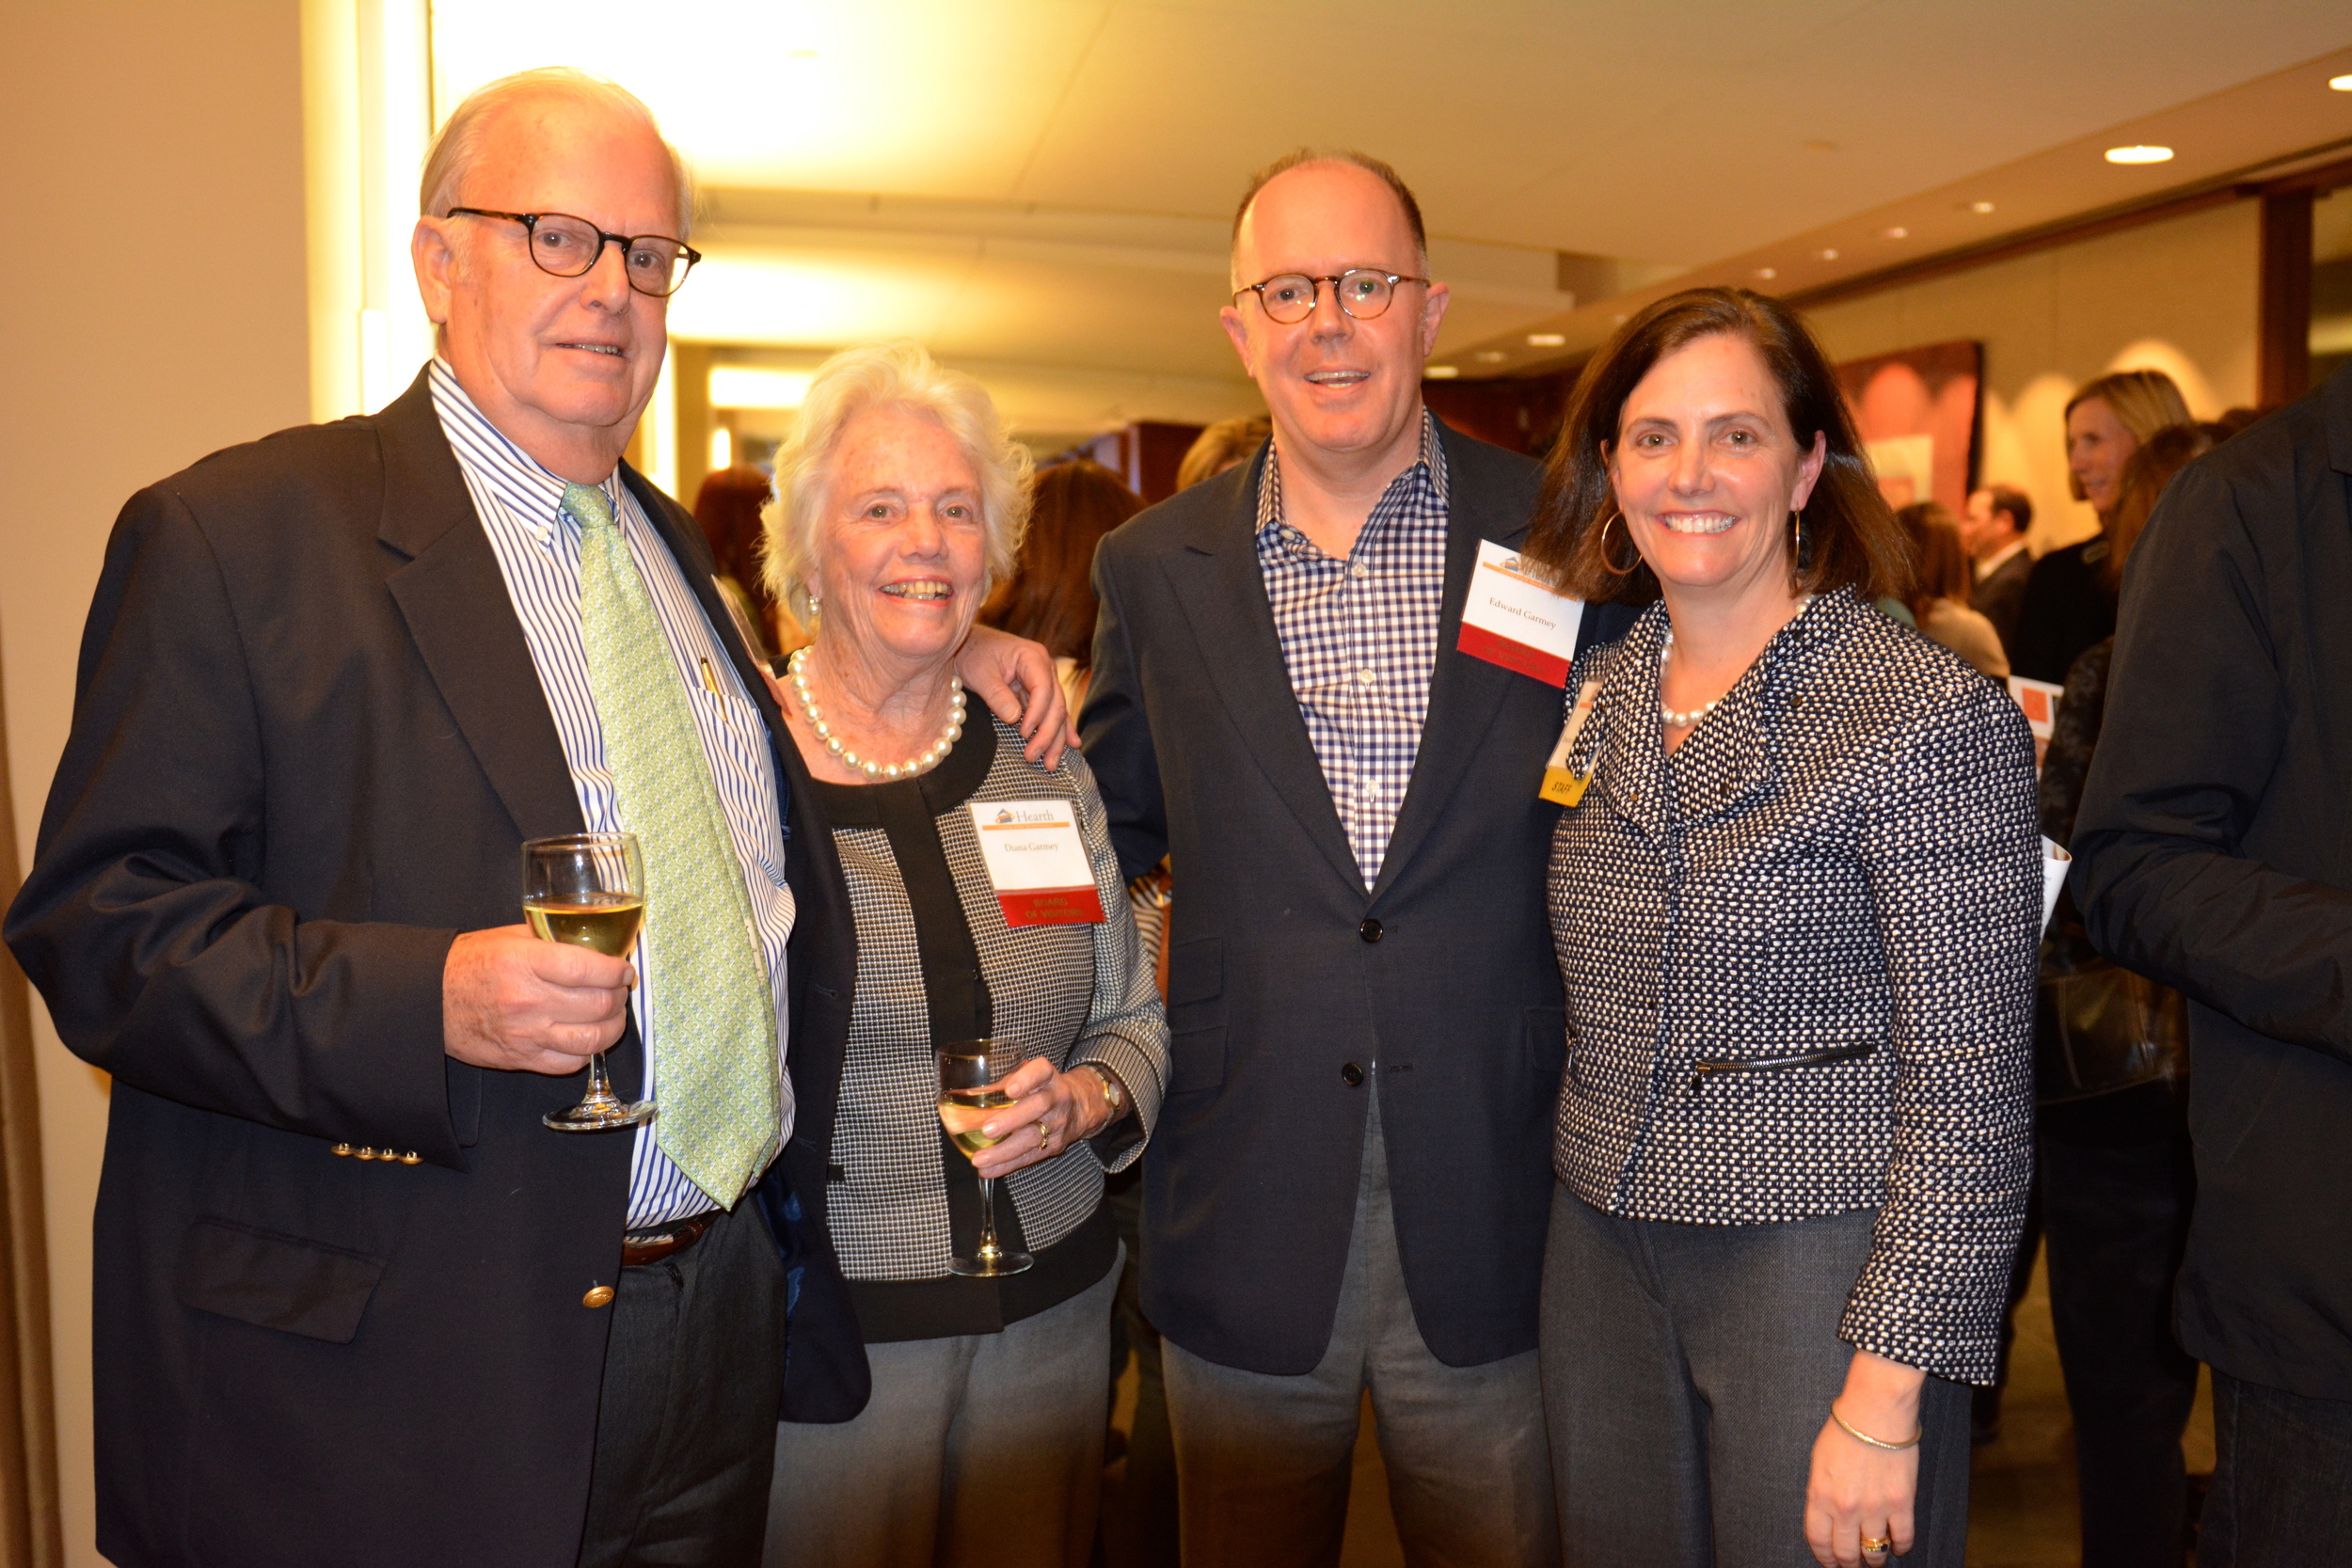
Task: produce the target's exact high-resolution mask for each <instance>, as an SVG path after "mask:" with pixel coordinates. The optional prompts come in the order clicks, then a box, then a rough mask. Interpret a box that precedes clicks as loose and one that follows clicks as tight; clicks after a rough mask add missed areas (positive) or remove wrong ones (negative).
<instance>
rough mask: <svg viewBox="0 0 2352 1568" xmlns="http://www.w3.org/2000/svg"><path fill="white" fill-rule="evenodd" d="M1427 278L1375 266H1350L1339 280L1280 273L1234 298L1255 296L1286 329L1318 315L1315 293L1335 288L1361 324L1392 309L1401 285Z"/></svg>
mask: <svg viewBox="0 0 2352 1568" xmlns="http://www.w3.org/2000/svg"><path fill="white" fill-rule="evenodd" d="M1428 281H1429V279H1427V278H1426V277H1413V276H1412V275H1411V274H1409V273H1402V272H1381V271H1379V270H1378V269H1377V268H1375V267H1350V268H1348V269H1347V271H1345V272H1343V273H1341V274H1340V275H1339V276H1338V277H1310V276H1309V275H1307V274H1306V273H1303V272H1279V273H1276V274H1275V275H1274V276H1273V277H1269V278H1267V279H1266V280H1265V281H1264V282H1263V283H1251V284H1249V285H1248V286H1246V287H1244V288H1239V289H1235V290H1234V291H1233V297H1234V298H1235V299H1239V298H1241V296H1242V295H1244V294H1248V293H1254V294H1256V295H1257V296H1258V303H1259V305H1260V306H1262V307H1263V309H1264V310H1265V313H1266V319H1267V320H1268V321H1272V322H1278V323H1279V324H1280V325H1284V326H1295V325H1297V324H1298V323H1300V322H1303V321H1305V320H1306V319H1307V318H1308V317H1309V316H1311V315H1313V314H1314V313H1315V294H1316V292H1317V291H1318V290H1320V289H1321V288H1322V287H1323V285H1324V284H1326V283H1328V284H1330V285H1331V297H1332V298H1333V299H1334V300H1336V301H1338V302H1339V307H1340V309H1343V310H1344V311H1346V312H1347V313H1348V314H1349V315H1351V316H1353V317H1355V318H1356V319H1357V320H1358V321H1359V322H1368V321H1370V320H1372V318H1373V317H1375V316H1377V315H1379V314H1381V313H1382V312H1383V311H1385V310H1387V309H1388V308H1389V302H1390V301H1391V300H1392V299H1394V298H1395V297H1396V286H1397V285H1398V284H1399V283H1421V284H1426V283H1427V282H1428Z"/></svg>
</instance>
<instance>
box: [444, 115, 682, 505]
mask: <svg viewBox="0 0 2352 1568" xmlns="http://www.w3.org/2000/svg"><path fill="white" fill-rule="evenodd" d="M483 135H484V142H483V147H482V150H481V152H480V154H479V156H478V157H477V158H476V160H475V162H474V164H473V166H472V167H471V169H470V170H469V172H468V174H467V176H466V178H465V181H464V183H463V185H462V187H461V188H460V190H459V193H458V205H461V206H467V207H485V208H490V209H493V210H495V211H498V212H505V213H569V214H573V215H574V216H577V217H581V218H585V219H587V220H588V221H589V222H590V223H593V224H595V225H596V227H597V228H598V229H601V230H605V231H606V232H608V233H614V234H675V232H676V230H677V227H678V211H677V204H678V194H677V187H676V184H675V170H674V168H673V166H672V165H671V162H670V157H669V154H668V152H667V151H666V150H664V149H663V147H662V145H661V142H660V138H659V137H658V136H656V135H654V133H653V131H652V130H651V128H650V127H648V126H646V125H644V124H643V123H642V122H637V121H632V120H630V119H625V118H621V117H617V116H615V115H613V114H612V112H611V111H609V110H605V109H601V108H598V107H596V106H595V105H592V104H588V103H580V102H578V101H575V100H573V99H569V98H565V97H563V96H561V95H556V94H546V95H541V96H538V97H533V98H528V99H523V100H519V101H517V102H516V103H513V104H511V105H508V106H507V107H505V108H503V109H501V111H500V112H499V113H498V115H497V116H496V118H495V119H492V120H491V121H490V122H489V123H488V124H487V125H486V126H485V127H484V129H483ZM412 250H413V252H414V256H415V260H416V265H417V282H418V287H419V289H420V290H421V292H422V293H423V295H424V302H425V313H426V314H427V315H429V316H431V317H432V319H433V320H434V321H435V322H436V323H437V324H439V325H440V327H441V351H442V353H443V354H444V355H445V356H447V358H448V359H449V362H450V366H451V368H452V369H453V370H454V371H455V372H457V380H458V384H459V385H460V386H462V387H464V388H465V389H466V394H467V395H468V396H469V397H470V398H472V399H473V401H474V403H475V404H476V405H477V406H479V407H480V408H481V410H482V412H483V414H484V416H485V418H487V419H488V420H490V422H491V423H492V424H494V425H496V426H497V427H498V428H499V429H500V430H501V432H503V433H504V434H505V435H506V436H508V438H509V439H511V440H513V441H514V442H515V444H516V446H519V447H521V448H522V449H523V450H524V451H527V452H529V453H530V454H531V455H532V457H534V458H536V459H538V461H539V462H541V463H543V464H545V465H546V466H547V467H548V468H550V469H552V470H554V471H555V472H556V473H558V474H561V475H563V477H564V478H566V479H570V480H574V481H576V482H579V483H599V482H601V481H602V480H603V479H604V478H605V477H606V476H607V475H609V474H611V473H612V467H613V465H614V464H615V463H617V462H618V461H619V460H620V455H621V452H622V451H623V449H625V448H626V447H627V446H628V437H629V434H630V433H631V432H632V431H633V430H635V429H636V427H637V415H638V412H639V410H641V409H643V408H644V405H645V401H646V400H647V399H648V398H650V397H651V396H652V395H653V388H654V382H655V380H656V379H657V378H658V377H659V376H660V373H661V356H662V351H663V349H664V348H665V346H666V345H667V343H668V333H667V327H666V323H667V320H668V309H669V302H668V301H666V300H661V299H655V298H651V297H649V296H647V295H645V294H641V293H637V292H636V291H634V290H632V289H631V288H629V286H628V280H627V279H626V278H625V277H623V276H622V259H621V249H620V246H618V245H606V246H605V247H604V250H603V253H602V254H601V255H600V256H599V257H598V258H597V261H596V266H595V267H594V268H593V269H592V270H590V271H589V272H588V273H587V274H585V275H584V276H582V277H553V276H550V275H549V274H548V273H546V272H543V271H541V270H540V269H539V267H538V265H537V264H536V263H535V262H533V261H532V259H531V246H530V237H529V235H528V234H527V233H526V232H525V230H524V229H523V226H522V225H521V224H519V223H512V222H509V221H507V220H505V219H503V218H485V217H472V216H452V217H446V218H434V217H426V218H421V219H419V220H418V223H417V230H416V237H415V240H414V242H413V245H412Z"/></svg>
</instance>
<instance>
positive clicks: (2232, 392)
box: [1810, 201, 2261, 550]
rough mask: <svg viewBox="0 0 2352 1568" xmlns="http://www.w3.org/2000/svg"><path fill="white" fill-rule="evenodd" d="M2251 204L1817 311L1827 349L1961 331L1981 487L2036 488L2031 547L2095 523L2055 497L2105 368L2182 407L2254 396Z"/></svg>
mask: <svg viewBox="0 0 2352 1568" xmlns="http://www.w3.org/2000/svg"><path fill="white" fill-rule="evenodd" d="M2260 228H2261V213H2260V204H2259V203H2257V202H2254V201H2239V202H2234V203H2233V204H2231V205H2229V206H2226V207H2217V208H2213V209H2210V210H2208V211H2205V212H2202V213H2193V214H2189V215H2188V216H2186V217H2180V218H2171V219H2168V220H2166V221H2164V222H2161V223H2151V224H2144V225H2142V226H2140V227H2139V228H2137V229H2127V230H2122V232H2120V233H2114V234H2107V235H2104V236H2102V237H2100V238H2098V239H2092V240H2084V241H2082V242H2080V243H2078V244H2074V245H2059V246H2056V247H2053V248H2052V249H2049V250H2044V251H2039V252H2036V253H2035V254H2033V255H2030V256H2021V257H2018V258H2017V259H2015V260H2013V261H1999V262H1995V263H1994V264H1993V265H1991V266H1985V267H1979V268H1977V269H1976V270H1974V271H1971V272H1964V273H1956V274H1954V275H1952V276H1950V277H1938V278H1933V279H1931V280H1929V281H1927V282H1924V283H1915V284H1912V285H1910V286H1909V287H1906V288H1899V289H1888V290H1885V291H1883V292H1882V293H1875V294H1868V295H1866V296H1864V297H1863V298H1860V299H1854V300H1848V301H1846V302H1844V303H1842V304H1837V305H1830V306H1824V307H1822V308H1820V309H1817V310H1814V311H1812V312H1811V313H1810V320H1811V321H1812V323H1813V326H1814V330H1815V331H1817V332H1818V333H1819V334H1820V338H1821V342H1822V346H1824V347H1825V348H1827V349H1828V350H1829V351H1830V355H1831V357H1833V358H1835V359H1841V360H1842V359H1854V358H1860V357H1862V356H1866V355H1872V354H1883V353H1885V352H1887V351H1889V350H1891V349H1900V348H1915V347H1919V346H1921V345H1924V344H1928V343H1939V342H1946V341H1951V340H1953V339H1956V338H1974V339H1976V340H1977V341H1980V342H1981V343H1983V344H1984V438H1983V445H1982V462H1981V464H1980V465H1979V473H1980V475H1981V478H1980V483H1988V484H1994V483H1997V484H2014V485H2016V486H2017V487H2018V488H2019V489H2021V490H2023V491H2025V492H2026V495H2028V496H2030V497H2032V498H2033V504H2034V530H2033V543H2034V547H2035V548H2036V549H2037V550H2047V549H2049V548H2051V547H2053V546H2058V545H2065V544H2071V543H2072V542H2074V540H2077V539H2086V538H2089V537H2090V535H2091V534H2092V533H2095V532H2097V531H2098V521H2097V519H2096V518H2095V517H2094V516H2093V515H2091V511H2090V507H2089V506H2088V505H2086V504H2085V503H2083V502H2081V501H2077V500H2074V499H2069V497H2068V496H2067V492H2066V437H2065V429H2064V425H2065V419H2064V410H2065V407H2066V400H2067V399H2068V398H2069V397H2071V396H2073V395H2074V388H2077V387H2080V386H2081V385H2082V384H2083V383H2084V382H2086V381H2089V380H2090V379H2091V378H2092V377H2094V376H2098V375H2103V374H2105V373H2106V372H2108V371H2118V370H2141V369H2147V370H2160V371H2163V372H2166V373H2168V374H2169V375H2170V376H2171V377H2172V378H2173V379H2174V380H2175V381H2177V382H2179V383H2180V386H2181V391H2182V393H2183V395H2184V396H2185V397H2186V398H2187V400H2188V408H2189V412H2190V413H2192V414H2194V415H2196V416H2197V417H2198V418H2199V419H2206V420H2209V419H2212V418H2213V417H2214V416H2215V415H2217V414H2218V413H2220V412H2221V410H2222V409H2224V408H2227V407H2230V406H2232V405H2233V404H2251V403H2252V402H2253V401H2254V342H2255V325H2256V311H2257V298H2256V295H2257V288H2258V284H2259V280H2260V276H2261V274H2260V266H2259V262H2260V244H2261V233H2260Z"/></svg>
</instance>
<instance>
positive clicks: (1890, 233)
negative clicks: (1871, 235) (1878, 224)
mask: <svg viewBox="0 0 2352 1568" xmlns="http://www.w3.org/2000/svg"><path fill="white" fill-rule="evenodd" d="M1883 232H1884V234H1885V237H1886V238H1888V239H1890V240H1907V239H1909V238H1911V230H1908V229H1905V228H1904V227H1903V226H1902V225H1901V224H1897V225H1895V227H1894V228H1892V229H1889V230H1884V231H1883Z"/></svg>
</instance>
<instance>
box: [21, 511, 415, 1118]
mask: <svg viewBox="0 0 2352 1568" xmlns="http://www.w3.org/2000/svg"><path fill="white" fill-rule="evenodd" d="M257 657H268V656H266V655H262V654H257V652H256V650H253V649H249V648H248V647H247V646H246V644H245V641H244V640H243V638H242V636H241V633H240V628H239V626H238V622H237V615H236V611H235V606H234V603H233V599H232V594H231V593H230V583H229V579H228V578H227V577H226V575H225V574H224V572H223V570H222V567H221V564H220V562H219V560H218V558H217V556H216V555H215V551H214V550H213V548H212V546H211V545H210V543H209V542H208V540H207V539H206V537H205V533H204V531H203V528H202V527H201V526H200V524H199V520H198V518H197V517H196V515H194V514H193V513H192V512H191V510H190V509H189V506H188V505H187V503H186V502H185V501H184V500H183V499H181V497H180V496H179V495H177V494H175V493H173V492H171V491H169V490H167V489H165V488H161V487H158V488H154V489H150V490H147V491H143V492H141V493H140V494H139V495H137V496H135V497H134V498H133V499H132V500H131V501H130V503H129V505H128V506H126V507H125V508H124V510H123V513H122V515H121V517H120V518H119V520H118V522H117V525H116V529H115V532H114V536H113V538H112V540H111V541H110V542H109V544H108V546H107V551H106V559H105V563H104V567H103V573H102V576H101V578H100V580H99V586H98V593H97V597H96V600H95V602H94V603H93V605H92V607H91V610H90V618H89V624H88V626H87V629H86V631H85V632H84V635H83V642H82V651H81V662H80V669H79V673H78V679H77V684H76V692H75V698H74V714H73V728H72V735H71V736H70V737H69V739H68V741H67V743H66V750H65V755H64V758H63V760H62V761H61V763H60V764H59V767H58V769H57V775H56V782H55V784H53V786H52V788H51V791H50V797H49V803H48V807H47V810H46V811H45V813H44V814H43V816H42V819H41V829H40V844H39V847H38V851H37V853H36V857H35V860H34V864H33V867H32V871H31V873H30V875H29V876H28V877H27V878H26V879H25V883H24V889H23V892H22V893H21V894H20V895H19V896H18V898H17V900H16V903H15V906H14V908H13V909H11V910H10V911H9V914H8V931H7V935H8V944H9V946H10V947H11V948H12V949H13V950H14V951H15V953H16V955H17V958H18V959H19V960H20V961H21V962H22V963H23V964H24V970H25V973H26V974H28V975H30V976H31V977H32V979H33V981H34V983H35V984H37V985H38V986H39V987H40V990H41V994H42V995H43V996H44V997H45V998H46V999H47V1001H48V1004H49V1007H50V1011H51V1014H52V1015H53V1016H54V1018H55V1019H56V1025H57V1032H58V1034H59V1035H60V1036H61V1037H63V1039H64V1041H65V1043H66V1045H67V1046H68V1047H69V1048H70V1049H71V1050H72V1051H73V1052H74V1053H75V1054H77V1055H79V1056H81V1057H82V1058H83V1059H84V1060H86V1061H88V1062H90V1063H92V1064H93V1065H95V1066H97V1067H100V1068H103V1069H105V1070H106V1071H108V1072H110V1073H113V1074H114V1075H115V1076H117V1077H118V1078H119V1079H121V1080H122V1082H124V1083H126V1084H129V1085H134V1086H135V1087H137V1088H140V1089H144V1090H146V1091H147V1092H149V1093H151V1094H155V1095H160V1096H163V1097H165V1098H167V1099H170V1100H174V1101H179V1102H181V1103H183V1104H185V1105H192V1106H196V1107H198V1108H199V1109H203V1110H209V1111H217V1112H220V1113H223V1114H225V1115H229V1116H232V1117H244V1118H246V1119H247V1120H250V1121H257V1122H262V1123H264V1124H266V1125H268V1126H272V1127H277V1128H281V1129H284V1130H287V1131H290V1132H307V1133H312V1134H315V1135H320V1136H330V1137H334V1138H341V1139H353V1140H357V1139H359V1138H364V1137H372V1138H373V1141H374V1142H375V1143H377V1144H381V1145H387V1146H391V1147H397V1148H413V1149H416V1150H418V1151H419V1152H420V1153H421V1154H422V1155H423V1157H424V1158H426V1159H428V1160H435V1161H437V1162H439V1163H442V1164H462V1160H461V1157H460V1156H459V1154H458V1150H457V1144H456V1137H455V1133H454V1132H453V1128H452V1124H451V1118H450V1112H449V1100H448V1089H447V1077H446V1068H445V1060H444V1055H443V1051H442V1033H441V972H442V968H443V965H444V963H445V961H446V959H447V957H448V953H449V947H450V943H451V942H452V940H453V937H454V932H453V931H448V930H433V929H426V928H422V927H411V926H395V925H389V924H382V923H370V922H366V921H364V920H333V919H302V918H299V917H298V916H297V914H296V911H294V910H293V909H291V908H289V907H287V906H286V905H285V904H283V903H277V902H273V901H272V900H271V899H270V898H269V897H267V896H265V895H264V894H263V892H262V886H261V884H262V881H263V879H265V877H266V875H267V866H268V860H269V853H270V846H269V844H268V843H267V842H266V834H265V832H264V824H265V820H266V817H267V815H268V806H269V801H268V799H267V787H268V786H267V783H266V779H265V771H264V770H265V763H266V755H265V753H266V750H267V747H266V736H265V732H264V725H263V721H262V712H261V708H260V705H259V704H258V701H257V696H256V682H255V674H256V668H255V660H256V658H257ZM276 657H286V655H285V654H284V653H283V652H282V651H281V652H280V653H279V654H278V655H277V656H276ZM353 787H354V788H355V789H358V788H362V787H365V785H364V783H363V782H362V781H356V780H355V781H354V782H353ZM319 804H320V805H321V806H322V807H323V808H324V807H327V806H329V805H331V802H324V801H323V802H320V803H319ZM419 852H420V853H430V852H431V851H430V849H429V848H426V847H420V850H419ZM354 904H355V906H356V907H357V908H358V909H359V910H360V911H362V912H364V899H363V898H358V897H355V899H354Z"/></svg>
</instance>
